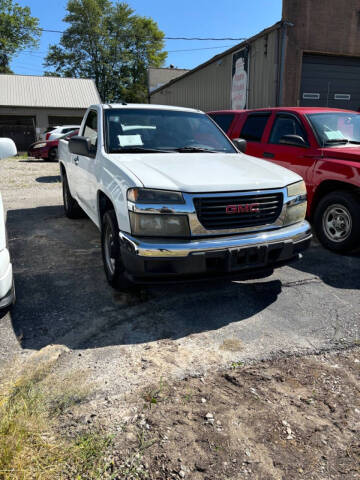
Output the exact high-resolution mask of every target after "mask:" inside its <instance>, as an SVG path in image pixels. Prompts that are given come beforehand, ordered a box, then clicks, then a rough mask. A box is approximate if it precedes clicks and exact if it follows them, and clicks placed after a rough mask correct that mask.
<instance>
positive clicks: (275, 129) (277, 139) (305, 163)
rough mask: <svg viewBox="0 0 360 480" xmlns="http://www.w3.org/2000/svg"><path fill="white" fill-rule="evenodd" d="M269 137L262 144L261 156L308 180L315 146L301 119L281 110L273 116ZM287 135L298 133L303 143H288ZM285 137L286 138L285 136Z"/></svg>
mask: <svg viewBox="0 0 360 480" xmlns="http://www.w3.org/2000/svg"><path fill="white" fill-rule="evenodd" d="M272 122H273V123H272V125H270V133H269V138H268V139H266V141H265V142H264V143H263V145H262V151H261V157H262V158H263V159H264V160H270V161H271V162H274V163H277V164H278V165H281V166H282V167H285V168H289V169H290V170H292V171H294V172H295V173H298V174H299V175H300V176H302V177H303V178H304V180H305V181H306V180H307V172H308V171H309V167H311V166H312V164H313V161H314V155H313V148H312V147H311V146H310V144H309V140H308V135H307V133H306V130H305V128H304V126H303V125H302V122H301V120H300V119H299V118H298V117H297V115H295V114H293V113H290V112H279V113H276V114H275V115H274V117H273V118H272ZM286 135H297V136H298V137H301V138H302V139H303V141H304V143H303V145H293V144H291V142H289V143H286V141H285V138H286V137H285V136H286ZM284 137H285V138H284Z"/></svg>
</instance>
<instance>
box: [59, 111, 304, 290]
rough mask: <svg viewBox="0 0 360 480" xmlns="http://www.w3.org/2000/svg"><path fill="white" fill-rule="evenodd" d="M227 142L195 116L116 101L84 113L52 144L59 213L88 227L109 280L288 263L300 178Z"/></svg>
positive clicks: (299, 233) (300, 233)
mask: <svg viewBox="0 0 360 480" xmlns="http://www.w3.org/2000/svg"><path fill="white" fill-rule="evenodd" d="M235 145H236V141H234V143H233V142H231V141H230V140H229V139H228V138H227V137H226V135H225V134H224V133H223V132H222V131H221V129H220V128H219V127H218V126H217V125H216V123H215V122H214V121H213V120H211V119H210V118H209V117H208V116H207V115H206V114H204V113H203V112H201V111H198V110H193V109H188V108H180V107H168V106H164V105H142V104H131V105H127V104H124V103H123V104H116V105H115V104H114V105H93V106H91V107H90V108H89V109H88V110H87V112H86V114H85V117H84V119H83V121H82V125H81V127H80V135H79V136H74V137H72V138H71V139H70V140H69V141H65V140H60V142H59V162H60V172H61V178H62V186H63V199H64V209H65V214H66V215H67V216H68V217H69V218H77V217H80V216H82V215H83V213H84V212H85V213H86V214H87V215H88V216H89V217H90V219H91V220H92V221H93V222H94V223H95V224H96V225H97V227H98V228H99V229H100V231H101V245H102V256H103V262H104V269H105V273H106V277H107V279H108V282H109V283H110V285H112V286H113V287H115V288H118V289H126V288H128V287H129V286H131V284H133V283H146V282H147V281H154V280H160V279H161V280H169V279H177V278H178V277H181V278H199V277H203V276H205V277H209V276H217V275H223V274H236V275H237V276H239V275H240V276H241V278H244V277H246V276H251V277H253V276H254V275H256V274H258V275H259V276H261V275H263V274H264V272H267V273H269V272H271V271H272V270H273V268H274V267H275V266H277V265H281V264H284V263H287V262H289V261H290V260H293V259H294V258H297V257H299V254H300V253H301V252H302V251H303V250H305V249H306V248H307V246H308V245H309V243H310V239H311V230H310V226H309V224H308V222H307V221H306V220H304V217H305V212H306V205H307V201H306V188H305V184H304V182H303V180H302V179H301V177H300V176H299V175H297V174H296V173H293V172H291V171H289V170H287V169H285V168H282V167H279V166H277V165H273V164H271V163H269V162H267V161H264V160H259V159H257V158H254V157H250V156H248V155H245V154H243V153H241V152H240V150H238V149H237V148H236V146H235ZM238 145H239V149H241V142H240V141H239V143H238Z"/></svg>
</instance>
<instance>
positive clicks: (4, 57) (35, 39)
mask: <svg viewBox="0 0 360 480" xmlns="http://www.w3.org/2000/svg"><path fill="white" fill-rule="evenodd" d="M40 34H41V30H40V28H39V19H38V18H35V17H32V16H31V11H30V8H29V7H21V6H20V5H19V4H18V3H16V2H14V1H13V0H0V73H12V72H11V70H10V67H9V63H10V61H11V58H12V57H13V56H14V55H15V54H16V53H17V52H19V51H20V50H23V49H24V48H35V47H37V46H38V44H39V38H40Z"/></svg>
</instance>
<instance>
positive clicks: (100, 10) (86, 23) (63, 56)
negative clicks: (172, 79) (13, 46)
mask: <svg viewBox="0 0 360 480" xmlns="http://www.w3.org/2000/svg"><path fill="white" fill-rule="evenodd" d="M64 22H66V23H68V24H69V27H68V28H67V29H66V31H65V32H64V33H63V35H62V37H61V40H60V44H59V45H51V46H50V49H49V53H48V55H47V57H46V59H45V66H46V67H50V68H51V70H49V71H48V72H46V75H57V76H63V77H75V78H79V77H82V78H93V79H94V80H95V83H96V86H97V89H98V91H99V93H100V96H101V98H102V100H103V101H104V102H115V101H119V100H120V99H123V100H126V101H131V102H146V100H147V68H148V67H149V66H153V67H160V66H161V65H162V64H163V63H164V61H165V59H166V56H167V54H166V52H162V49H163V48H164V33H163V32H161V31H160V30H159V28H158V26H157V24H156V22H154V20H152V19H151V18H146V17H140V16H138V15H135V14H134V11H133V10H132V9H131V8H130V7H129V5H127V4H126V3H118V2H116V3H112V2H111V1H110V0H69V1H68V4H67V15H66V16H65V18H64Z"/></svg>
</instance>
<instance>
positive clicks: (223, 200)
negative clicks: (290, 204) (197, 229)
mask: <svg viewBox="0 0 360 480" xmlns="http://www.w3.org/2000/svg"><path fill="white" fill-rule="evenodd" d="M194 205H195V209H196V214H197V216H198V219H199V222H200V223H201V224H202V226H203V227H204V228H206V229H207V230H227V229H236V228H247V227H255V226H261V225H267V224H269V223H274V222H275V221H276V219H277V218H278V217H279V215H280V213H281V210H282V206H283V194H282V193H264V194H255V195H251V194H249V195H241V196H238V195H236V196H233V197H231V196H229V197H222V196H216V197H202V198H194Z"/></svg>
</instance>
